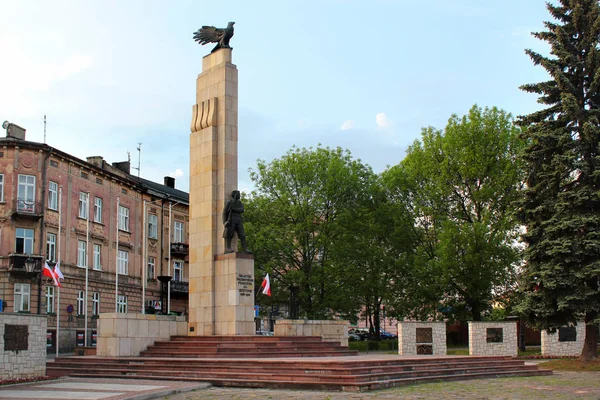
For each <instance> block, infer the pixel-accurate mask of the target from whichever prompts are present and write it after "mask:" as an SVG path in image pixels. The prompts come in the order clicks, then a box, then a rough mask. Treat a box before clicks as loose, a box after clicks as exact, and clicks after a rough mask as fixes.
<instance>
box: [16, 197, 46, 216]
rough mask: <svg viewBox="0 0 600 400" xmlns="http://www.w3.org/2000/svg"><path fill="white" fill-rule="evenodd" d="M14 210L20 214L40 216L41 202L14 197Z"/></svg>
mask: <svg viewBox="0 0 600 400" xmlns="http://www.w3.org/2000/svg"><path fill="white" fill-rule="evenodd" d="M14 210H15V212H16V213H17V214H21V215H33V216H40V215H42V204H41V202H39V201H32V200H29V199H15V200H14Z"/></svg>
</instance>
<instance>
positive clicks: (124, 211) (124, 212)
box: [119, 206, 129, 232]
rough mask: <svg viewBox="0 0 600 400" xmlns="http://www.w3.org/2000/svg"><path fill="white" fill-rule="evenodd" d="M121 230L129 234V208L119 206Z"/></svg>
mask: <svg viewBox="0 0 600 400" xmlns="http://www.w3.org/2000/svg"><path fill="white" fill-rule="evenodd" d="M119 229H120V230H122V231H126V232H129V208H127V207H123V206H119Z"/></svg>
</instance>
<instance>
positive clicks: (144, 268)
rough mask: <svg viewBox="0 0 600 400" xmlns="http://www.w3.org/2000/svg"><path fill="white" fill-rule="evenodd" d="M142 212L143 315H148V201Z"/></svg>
mask: <svg viewBox="0 0 600 400" xmlns="http://www.w3.org/2000/svg"><path fill="white" fill-rule="evenodd" d="M142 211H143V213H144V215H143V217H142V221H143V226H142V314H146V265H147V261H146V258H147V256H146V251H147V249H146V243H147V241H148V240H147V235H146V200H144V202H143V206H142Z"/></svg>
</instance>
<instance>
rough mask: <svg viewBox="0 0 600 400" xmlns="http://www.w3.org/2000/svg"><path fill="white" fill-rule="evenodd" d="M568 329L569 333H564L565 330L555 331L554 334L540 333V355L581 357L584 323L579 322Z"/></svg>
mask: <svg viewBox="0 0 600 400" xmlns="http://www.w3.org/2000/svg"><path fill="white" fill-rule="evenodd" d="M567 329H569V328H567ZM570 329H571V331H570V332H566V331H565V328H562V329H561V330H557V331H556V332H555V333H548V331H542V355H543V356H561V357H562V356H579V355H581V351H582V350H583V342H584V341H585V322H584V321H579V322H578V323H577V325H576V326H574V327H572V328H570ZM573 334H574V336H575V337H573ZM572 339H575V340H572Z"/></svg>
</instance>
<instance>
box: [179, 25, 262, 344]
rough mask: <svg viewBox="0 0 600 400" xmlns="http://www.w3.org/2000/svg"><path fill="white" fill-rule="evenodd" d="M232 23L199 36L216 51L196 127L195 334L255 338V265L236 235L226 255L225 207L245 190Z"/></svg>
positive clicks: (199, 97) (208, 59) (206, 72)
mask: <svg viewBox="0 0 600 400" xmlns="http://www.w3.org/2000/svg"><path fill="white" fill-rule="evenodd" d="M233 24H234V23H233V22H230V23H229V24H228V26H227V28H224V29H218V28H215V27H212V26H203V27H202V28H201V29H200V30H198V31H197V32H195V34H194V39H195V40H196V41H198V42H199V43H201V44H207V43H217V45H216V46H215V48H214V49H213V50H212V52H211V53H210V54H209V55H207V56H205V57H204V58H203V59H202V73H200V75H198V79H197V80H196V104H195V105H194V106H193V107H192V123H191V126H190V130H191V134H190V232H189V241H190V254H189V260H190V272H189V314H188V335H189V336H202V335H254V332H255V325H254V259H253V257H252V255H251V254H248V253H246V252H244V253H239V252H237V236H234V237H233V239H234V240H231V239H230V240H231V250H232V251H231V252H227V253H226V252H225V250H226V249H225V241H226V239H223V238H224V237H225V236H224V229H225V227H224V224H223V221H222V212H223V208H224V207H225V204H226V202H227V201H228V200H230V199H231V195H232V193H233V192H234V191H236V190H237V184H238V174H237V168H238V71H237V67H236V66H235V65H234V64H233V63H232V62H231V52H232V49H231V47H230V46H229V40H230V39H231V37H232V36H233ZM237 233H239V230H238V231H237ZM237 233H236V232H233V234H234V235H237ZM244 244H245V243H244Z"/></svg>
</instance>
